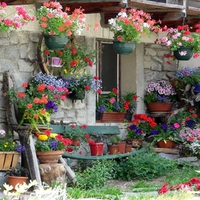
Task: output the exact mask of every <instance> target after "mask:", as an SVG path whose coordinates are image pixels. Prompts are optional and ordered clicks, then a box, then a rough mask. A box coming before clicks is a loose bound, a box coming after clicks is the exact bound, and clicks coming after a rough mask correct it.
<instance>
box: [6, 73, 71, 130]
mask: <svg viewBox="0 0 200 200" xmlns="http://www.w3.org/2000/svg"><path fill="white" fill-rule="evenodd" d="M6 95H8V96H9V99H10V103H11V104H15V105H16V106H17V108H18V114H19V116H18V118H20V119H19V125H22V124H23V123H24V122H26V123H29V124H30V128H31V129H30V132H31V131H32V130H33V129H36V130H37V131H39V129H38V124H43V125H47V124H48V123H50V115H51V114H52V113H55V112H57V111H58V105H59V104H60V103H61V101H63V100H65V99H66V96H67V95H68V89H67V88H66V83H65V82H64V81H63V80H62V79H61V78H58V77H56V76H53V75H48V74H43V73H42V72H39V73H37V74H36V75H34V76H33V77H31V79H30V80H29V83H23V84H22V87H21V88H19V89H16V88H14V87H13V88H11V89H10V90H9V91H8V92H7V93H6Z"/></svg>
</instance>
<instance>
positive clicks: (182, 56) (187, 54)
mask: <svg viewBox="0 0 200 200" xmlns="http://www.w3.org/2000/svg"><path fill="white" fill-rule="evenodd" d="M192 49H193V47H184V46H181V47H180V48H178V49H177V50H176V51H174V57H175V58H176V59H177V60H190V58H192V56H193V51H192Z"/></svg>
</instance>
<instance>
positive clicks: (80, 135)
mask: <svg viewBox="0 0 200 200" xmlns="http://www.w3.org/2000/svg"><path fill="white" fill-rule="evenodd" d="M86 128H87V125H85V124H84V125H82V126H78V125H76V124H70V125H69V126H68V127H66V128H65V130H64V132H63V137H64V138H69V139H71V140H72V145H74V146H80V142H81V139H83V140H85V134H86V131H85V129H86Z"/></svg>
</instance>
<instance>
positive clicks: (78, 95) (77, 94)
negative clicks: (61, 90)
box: [68, 89, 85, 101]
mask: <svg viewBox="0 0 200 200" xmlns="http://www.w3.org/2000/svg"><path fill="white" fill-rule="evenodd" d="M68 97H69V98H70V99H71V100H72V101H76V100H83V99H84V98H85V90H84V89H82V90H81V89H79V90H78V91H72V92H71V93H69V95H68Z"/></svg>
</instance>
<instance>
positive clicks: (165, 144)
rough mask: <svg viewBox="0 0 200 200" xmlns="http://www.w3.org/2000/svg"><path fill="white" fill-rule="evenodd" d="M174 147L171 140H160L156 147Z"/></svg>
mask: <svg viewBox="0 0 200 200" xmlns="http://www.w3.org/2000/svg"><path fill="white" fill-rule="evenodd" d="M174 145H175V142H174V141H172V140H165V141H164V140H161V141H159V142H157V146H158V147H160V148H173V147H174Z"/></svg>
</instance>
